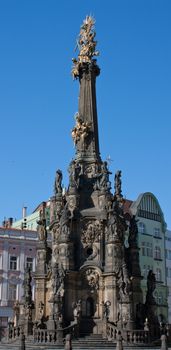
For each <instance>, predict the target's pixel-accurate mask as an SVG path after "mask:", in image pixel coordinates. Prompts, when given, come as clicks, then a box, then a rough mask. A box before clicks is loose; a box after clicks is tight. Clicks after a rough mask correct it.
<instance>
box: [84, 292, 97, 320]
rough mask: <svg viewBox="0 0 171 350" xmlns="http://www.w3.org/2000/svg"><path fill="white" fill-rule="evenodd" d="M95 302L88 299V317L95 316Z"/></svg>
mask: <svg viewBox="0 0 171 350" xmlns="http://www.w3.org/2000/svg"><path fill="white" fill-rule="evenodd" d="M94 311H95V310H94V300H93V298H91V297H88V298H87V300H86V317H88V318H91V317H93V316H94Z"/></svg>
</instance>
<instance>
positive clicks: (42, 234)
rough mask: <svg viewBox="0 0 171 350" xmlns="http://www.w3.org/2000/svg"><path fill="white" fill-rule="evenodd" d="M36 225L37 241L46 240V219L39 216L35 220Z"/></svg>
mask: <svg viewBox="0 0 171 350" xmlns="http://www.w3.org/2000/svg"><path fill="white" fill-rule="evenodd" d="M37 224H38V227H37V231H38V236H39V241H42V242H46V240H47V231H46V219H43V218H40V220H38V221H37Z"/></svg>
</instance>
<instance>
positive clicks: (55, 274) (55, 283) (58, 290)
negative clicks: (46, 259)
mask: <svg viewBox="0 0 171 350" xmlns="http://www.w3.org/2000/svg"><path fill="white" fill-rule="evenodd" d="M64 278H65V271H64V268H63V265H62V264H61V266H59V264H58V263H55V264H54V265H53V267H52V288H53V295H54V296H56V295H58V294H60V296H63V293H64Z"/></svg>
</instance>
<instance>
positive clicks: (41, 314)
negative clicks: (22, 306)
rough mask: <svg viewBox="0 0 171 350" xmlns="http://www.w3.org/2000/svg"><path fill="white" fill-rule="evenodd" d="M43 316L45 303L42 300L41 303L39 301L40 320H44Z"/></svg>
mask: <svg viewBox="0 0 171 350" xmlns="http://www.w3.org/2000/svg"><path fill="white" fill-rule="evenodd" d="M43 316H44V304H43V302H42V301H40V303H39V315H38V319H39V320H40V321H42V320H43Z"/></svg>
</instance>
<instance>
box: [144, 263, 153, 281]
mask: <svg viewBox="0 0 171 350" xmlns="http://www.w3.org/2000/svg"><path fill="white" fill-rule="evenodd" d="M150 270H152V266H150V265H147V266H146V265H144V266H143V269H142V275H143V276H144V278H147V276H148V273H149V271H150Z"/></svg>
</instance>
